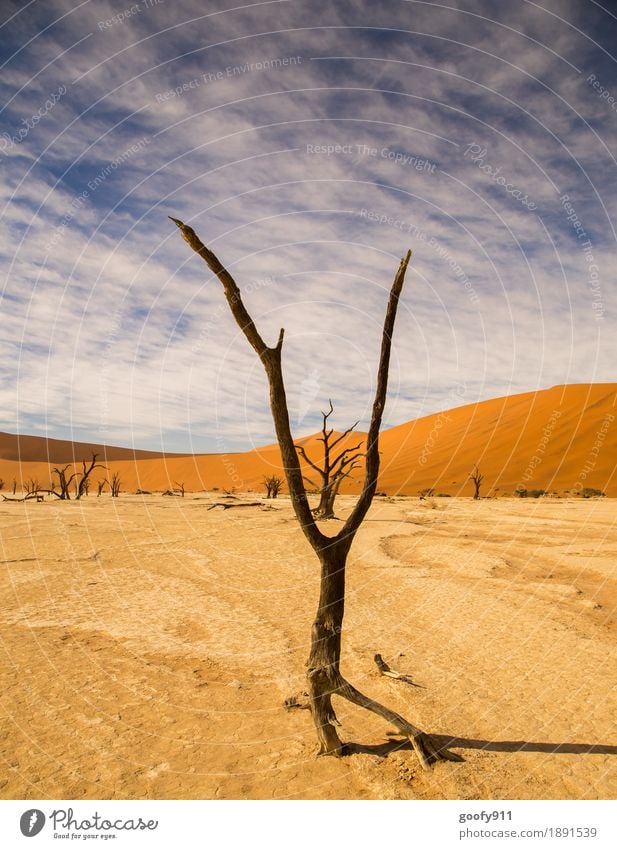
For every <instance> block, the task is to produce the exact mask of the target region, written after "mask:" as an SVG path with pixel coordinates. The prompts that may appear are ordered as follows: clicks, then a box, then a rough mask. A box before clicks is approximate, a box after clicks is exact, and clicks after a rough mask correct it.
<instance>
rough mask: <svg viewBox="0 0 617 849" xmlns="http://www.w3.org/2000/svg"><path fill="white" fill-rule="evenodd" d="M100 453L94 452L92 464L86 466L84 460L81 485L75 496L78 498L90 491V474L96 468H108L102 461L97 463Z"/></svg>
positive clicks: (82, 462)
mask: <svg viewBox="0 0 617 849" xmlns="http://www.w3.org/2000/svg"><path fill="white" fill-rule="evenodd" d="M98 456H99V455H98V454H95V453H94V451H93V452H92V460H91V461H90V465H89V466H88V467H87V468H86V461H85V460H82V461H81V465H82V467H83V471H82V474H81V480H80V481H79V485H78V487H77V495H76V496H75V497H76V498H77V499H78V500H79V499H80V498H81V497H82V496H83V495H87V494H88V492H89V491H90V475H91V474H92V472H93V471H94V469H106V466H103V465H101V463H97V462H96V460H97V457H98Z"/></svg>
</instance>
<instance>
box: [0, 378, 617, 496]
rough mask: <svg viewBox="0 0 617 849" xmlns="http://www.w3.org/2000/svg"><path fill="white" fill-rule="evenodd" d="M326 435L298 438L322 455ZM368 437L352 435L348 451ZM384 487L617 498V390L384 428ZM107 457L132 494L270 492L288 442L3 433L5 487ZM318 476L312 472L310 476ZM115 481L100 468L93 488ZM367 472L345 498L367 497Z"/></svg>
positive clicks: (588, 387)
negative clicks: (157, 444)
mask: <svg viewBox="0 0 617 849" xmlns="http://www.w3.org/2000/svg"><path fill="white" fill-rule="evenodd" d="M318 436H319V434H315V435H313V436H309V437H305V438H302V439H299V440H298V443H299V444H302V445H303V446H304V447H305V449H306V451H307V452H308V453H309V455H310V456H311V457H314V458H319V456H320V453H321V444H320V443H319V442H318V441H317V438H318ZM364 437H365V434H362V433H357V432H354V433H351V434H349V436H348V437H347V438H346V440H345V442H344V443H343V445H347V444H348V445H353V444H356V443H357V442H358V441H359V439H361V438H364ZM380 450H381V454H382V464H381V473H380V477H379V483H378V488H379V490H380V491H385V492H386V493H387V494H388V495H395V494H399V495H417V494H418V492H419V491H421V490H422V489H426V488H429V487H431V488H434V490H435V492H436V493H442V494H447V495H465V496H467V495H472V494H473V485H472V484H471V482H470V481H469V474H470V473H471V471H472V469H473V467H474V465H476V464H477V465H478V467H479V468H480V470H481V472H482V474H483V475H484V481H483V484H482V494H483V495H489V494H490V495H496V496H500V495H504V494H512V493H513V492H514V490H515V489H517V488H519V487H523V488H526V489H528V490H533V489H540V490H545V491H547V492H557V493H559V494H578V493H580V492H581V491H582V490H583V489H584V488H585V487H592V488H596V489H600V490H602V491H604V492H605V494H606V495H607V496H617V477H616V475H615V467H616V465H617V384H616V383H595V384H566V385H561V386H554V387H552V388H550V389H545V390H540V391H537V392H526V393H521V394H517V395H507V396H504V397H501V398H495V399H492V400H489V401H481V402H478V403H475V404H467V405H464V406H461V407H456V408H453V409H450V410H444V411H442V412H438V413H434V414H432V415H428V416H424V417H422V418H419V419H415V420H413V421H410V422H407V423H405V424H402V425H398V426H396V427H393V428H390V429H388V430H384V431H383V432H382V434H381V438H380ZM92 451H97V452H98V453H99V454H100V455H101V462H104V463H105V465H106V466H107V468H108V472H107V475H108V476H109V475H111V474H113V473H114V472H117V473H118V474H120V476H121V479H122V489H123V491H125V492H134V491H135V490H136V489H139V488H141V489H146V490H150V491H162V490H166V489H171V488H173V487H174V486H175V485H177V484H178V483H183V484H184V486H185V488H186V490H187V491H197V490H205V489H208V490H210V489H215V488H219V489H234V488H235V489H236V490H237V491H262V490H263V489H264V487H263V483H262V481H263V477H264V475H266V474H272V473H282V464H281V458H280V453H279V449H278V446H277V445H276V444H274V445H266V446H264V447H262V448H258V449H255V450H252V451H247V452H243V453H233V454H232V453H229V454H196V455H191V454H160V453H157V452H152V451H141V450H137V449H132V448H118V447H114V446H102V445H96V444H94V443H73V442H69V441H62V440H53V439H47V438H45V437H36V436H16V435H12V434H7V433H0V477H1V478H2V479H3V480H4V482H5V491H6V490H7V488H9V489H10V488H11V485H12V481H13V480H16V482H17V488H18V490H20V489H21V487H22V485H23V484H25V482H26V481H28V480H30V479H34V480H37V481H38V482H39V483H40V485H41V487H47V486H48V484H49V482H50V479H51V477H50V470H51V468H52V467H53V466H54V465H58V464H63V465H64V464H66V463H77V465H78V466H79V467H81V460H82V459H89V457H90V454H91V452H92ZM308 471H309V470H308V469H307V472H308ZM105 476H106V473H105V472H101V471H99V470H97V472H96V473H95V474H93V484H96V481H97V480H99V479H102V478H103V477H105ZM360 486H361V470H360V474H357V475H356V476H355V478H354V479H353V480H350V481H348V482H346V485H345V486H344V488H343V491H344V492H348V493H354V492H358V490H359V488H360Z"/></svg>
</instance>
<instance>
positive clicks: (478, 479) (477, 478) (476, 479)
mask: <svg viewBox="0 0 617 849" xmlns="http://www.w3.org/2000/svg"><path fill="white" fill-rule="evenodd" d="M469 480H470V481H473V485H474V487H475V492H474V495H473V497H474V499H476V500H477V499H478V498H480V485H481V483H482V481H483V480H484V475H481V474H480V471H479V469H478V467H477V466H474V468H473V472H472V473H471V474H470V475H469Z"/></svg>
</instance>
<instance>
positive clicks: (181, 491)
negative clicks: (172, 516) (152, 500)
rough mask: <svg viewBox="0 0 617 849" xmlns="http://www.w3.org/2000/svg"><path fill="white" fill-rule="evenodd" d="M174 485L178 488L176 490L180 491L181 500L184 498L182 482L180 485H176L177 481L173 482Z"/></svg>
mask: <svg viewBox="0 0 617 849" xmlns="http://www.w3.org/2000/svg"><path fill="white" fill-rule="evenodd" d="M174 483H175V485H176V486H177V487H178V489H179V490H180V496H181V497H182V498H184V481H182V483H178V481H174Z"/></svg>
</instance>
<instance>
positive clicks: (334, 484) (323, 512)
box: [296, 401, 364, 519]
mask: <svg viewBox="0 0 617 849" xmlns="http://www.w3.org/2000/svg"><path fill="white" fill-rule="evenodd" d="M329 404H330V409H329V410H328V412H327V413H324V412H323V410H322V413H321V415H322V417H323V425H322V428H321V436H320V437H318V441H319V442H321V443H323V460H322V461H321V465H317V463H315V462H313V460H311V459H310V457H308V456H307V453H306V451H305V450H304V448H303V447H302V445H296V450H297V451H299V452H300V456H301V457H302V459H303V460H304V461H305V462H306V463H308V465H309V466H310V467H311V469H313V470H314V471H316V472H317V474H318V475H319V476H320V478H321V483H319V484H315V483H314V482H313V481H312V480H311V479H310V478H309V477H307V476H306V475H304V480H305V481H308V483H310V484H311V486H313V487H316V489H317V491H318V492H319V493H320V499H319V504H318V505H317V507H315V509H314V510H313V515H314V516H315V518H316V519H334V518H336V517H335V515H334V501H335V499H336V496H337V495H338V492H339V489H340V487H341V484H342V482H343V481H344V480H345V478H346V477H349V475H350V474H351V473H352V471H353V470H354V469H355V468H356V467H357V466H359V465H360V457H363V456H364V454H363V453H362V452H361V451H359V450H358V449H359V448H360V446H361V445H362V440H360V442H359V443H358V444H357V445H354V446H353V447H352V448H345V449H343V451H339V453H338V454H336V455H335V456H333V451H334V449H335V448H336V446H337V445H340V443H341V442H342V441H343V440H344V439H345V437H346V436H348V435H349V434H350V433H351V432H352V431H353V430H354V429H355V428H356V427H357V426H358V422H356V423H355V424H352V426H351V427H348V428H347V430H346V431H345V432H344V433H341V434H340V436H337V437H336V438H335V439H332V436H333V434H334V431H333V430H328V419H329V418H330V416H331V415H332V413H333V412H334V407H333V406H332V401H329ZM354 452H355V453H354Z"/></svg>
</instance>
